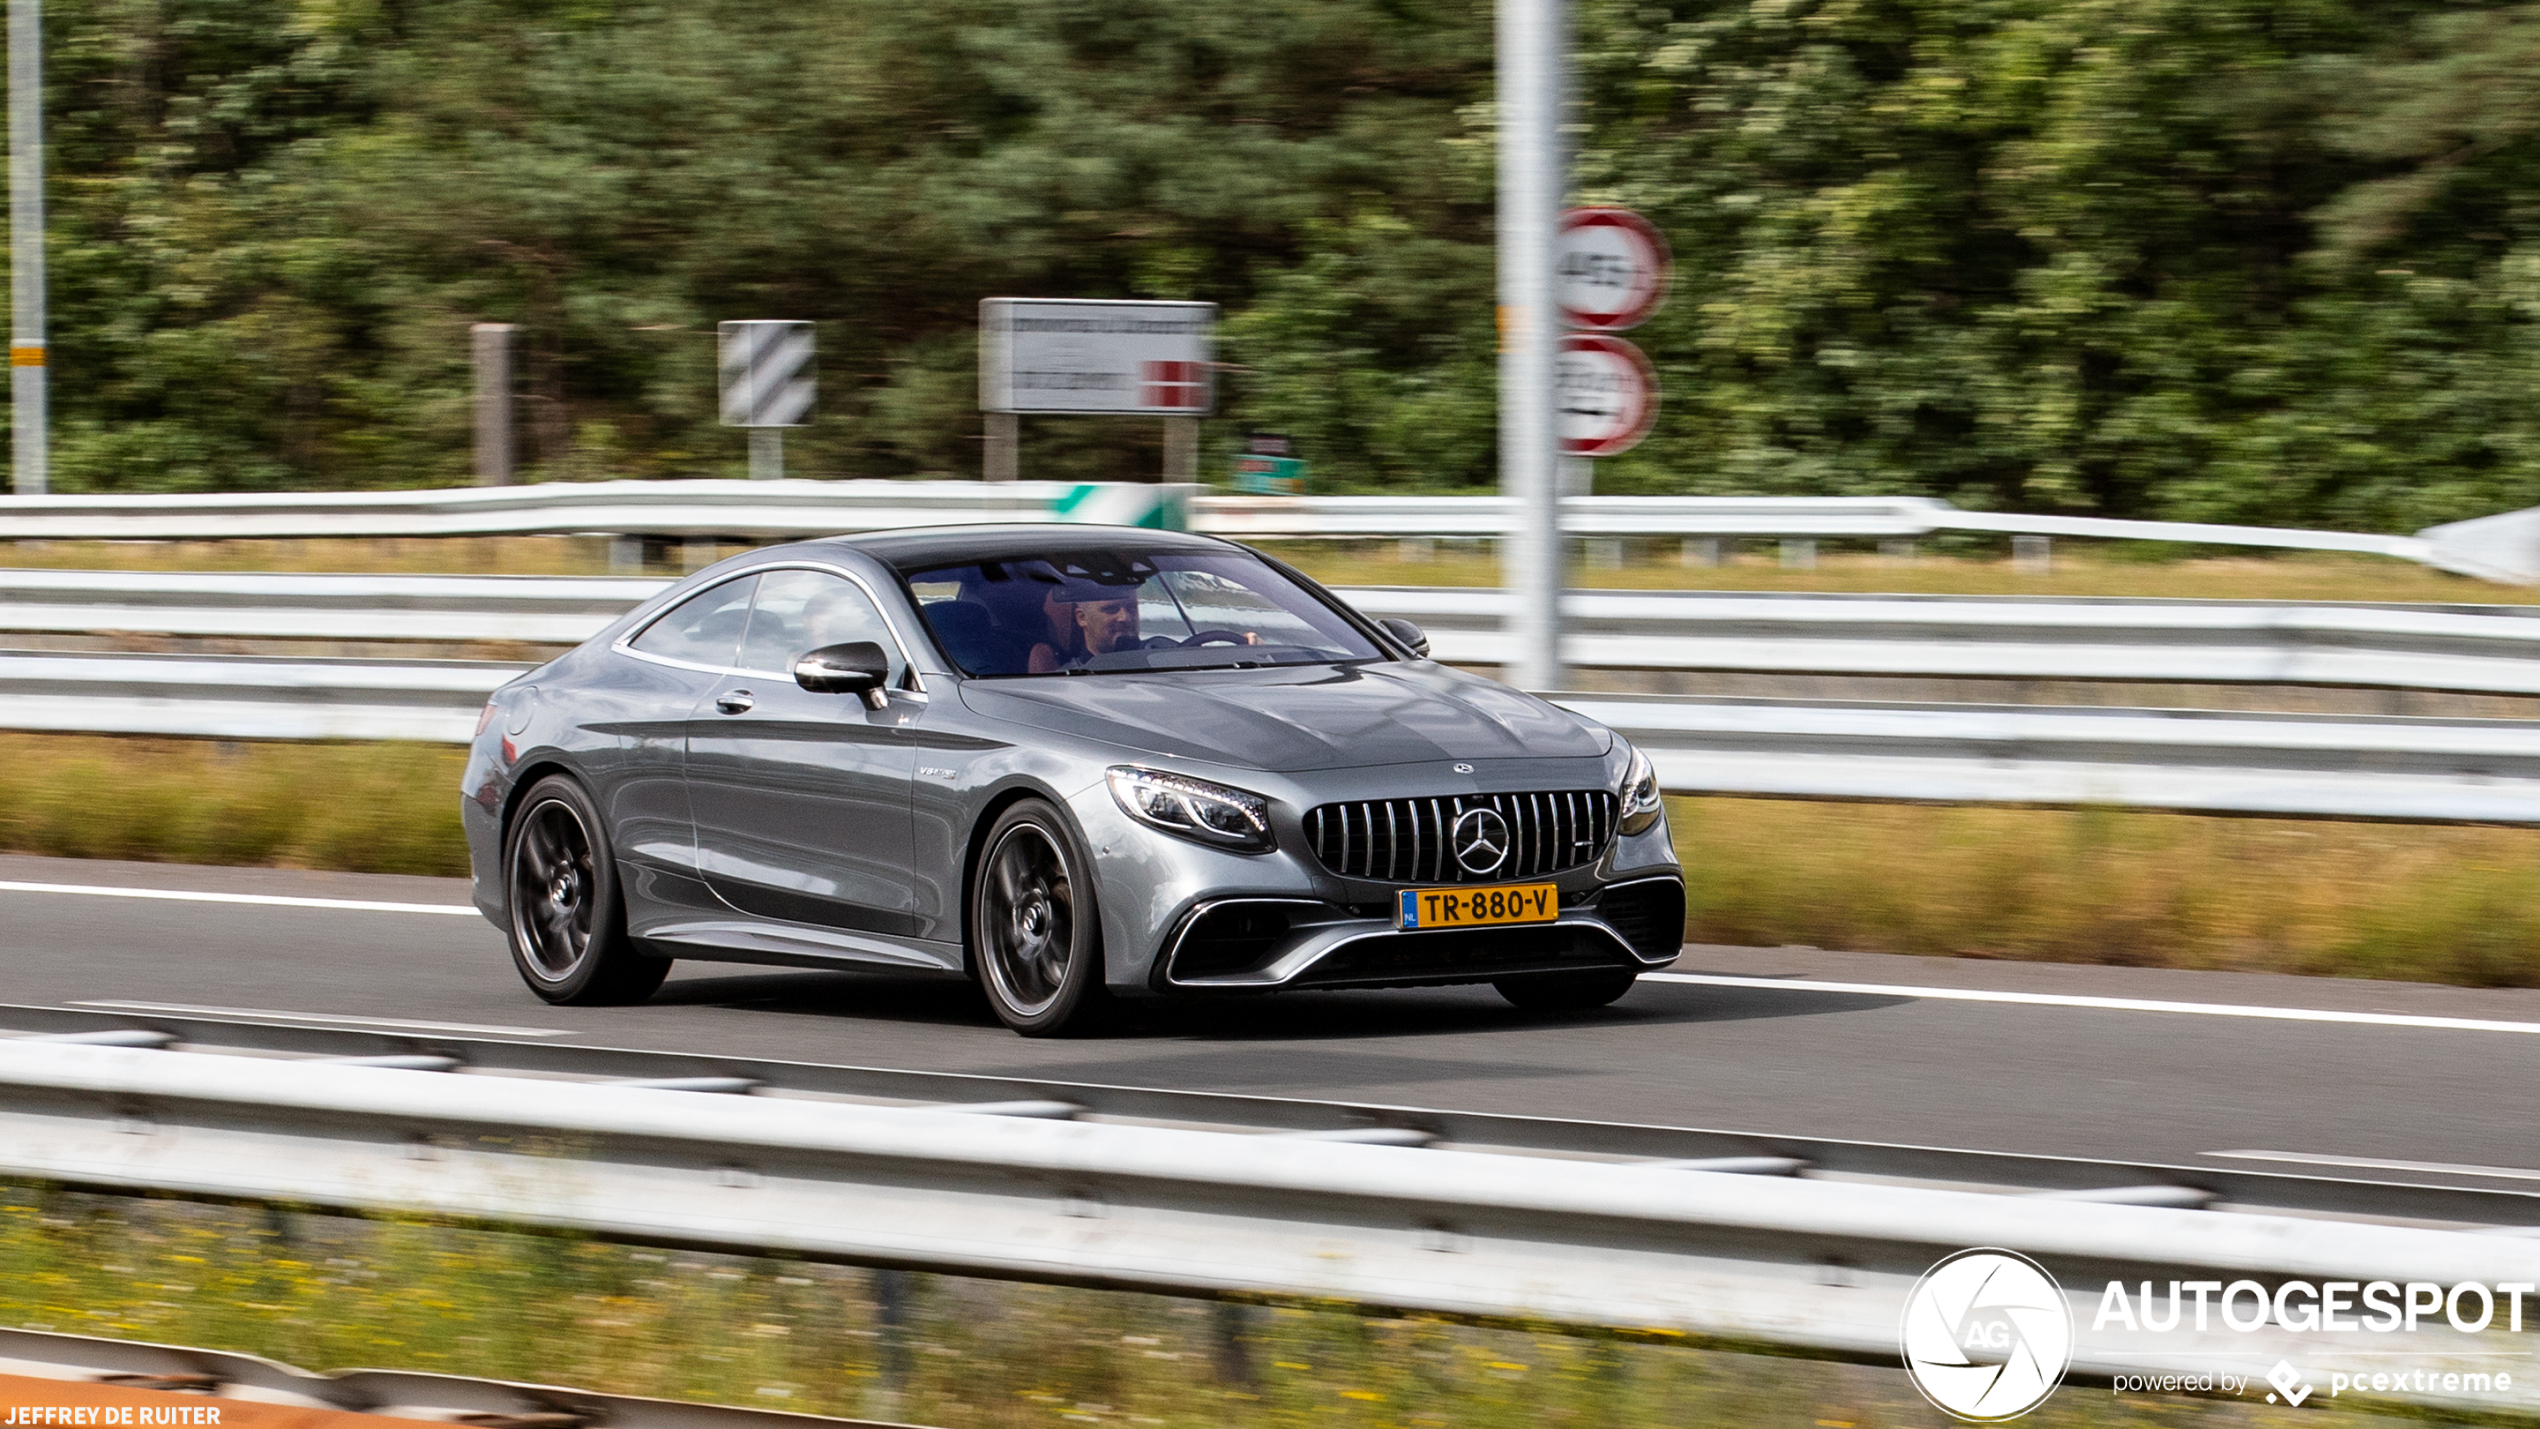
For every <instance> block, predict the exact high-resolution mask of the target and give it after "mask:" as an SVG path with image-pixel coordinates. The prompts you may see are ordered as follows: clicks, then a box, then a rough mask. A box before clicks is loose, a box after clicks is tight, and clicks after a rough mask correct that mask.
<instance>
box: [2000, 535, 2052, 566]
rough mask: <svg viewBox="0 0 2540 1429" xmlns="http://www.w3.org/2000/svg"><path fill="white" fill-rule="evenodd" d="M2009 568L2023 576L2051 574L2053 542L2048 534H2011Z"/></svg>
mask: <svg viewBox="0 0 2540 1429" xmlns="http://www.w3.org/2000/svg"><path fill="white" fill-rule="evenodd" d="M2011 569H2012V570H2013V571H2014V572H2016V573H2018V574H2020V575H2024V576H2043V575H2051V574H2053V573H2054V569H2055V542H2054V539H2053V538H2052V537H2049V536H2013V537H2012V538H2011Z"/></svg>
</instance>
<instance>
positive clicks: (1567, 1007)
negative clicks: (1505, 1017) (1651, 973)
mask: <svg viewBox="0 0 2540 1429" xmlns="http://www.w3.org/2000/svg"><path fill="white" fill-rule="evenodd" d="M1639 976H1640V974H1639V973H1637V972H1635V971H1633V970H1632V969H1630V968H1597V969H1594V970H1592V971H1587V972H1574V973H1538V974H1536V975H1535V976H1533V977H1512V978H1502V979H1501V980H1499V981H1498V982H1495V983H1492V984H1491V986H1492V987H1494V988H1496V989H1498V991H1499V995H1500V996H1501V997H1504V998H1506V999H1508V1001H1509V1002H1510V1003H1512V1004H1514V1005H1515V1006H1518V1007H1522V1008H1524V1009H1525V1010H1526V1011H1528V1012H1589V1011H1593V1010H1594V1009H1596V1008H1599V1007H1603V1006H1605V1005H1606V1004H1607V1003H1610V1002H1612V1001H1614V1000H1615V999H1616V998H1619V997H1621V996H1622V995H1623V994H1624V993H1627V992H1629V991H1631V990H1632V983H1633V982H1634V981H1635V980H1636V979H1638V978H1639Z"/></svg>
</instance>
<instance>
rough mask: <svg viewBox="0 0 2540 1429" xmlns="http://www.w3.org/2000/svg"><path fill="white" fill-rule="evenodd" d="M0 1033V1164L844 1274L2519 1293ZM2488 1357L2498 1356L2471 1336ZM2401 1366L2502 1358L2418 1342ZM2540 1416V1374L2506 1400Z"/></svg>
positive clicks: (2482, 1263)
mask: <svg viewBox="0 0 2540 1429" xmlns="http://www.w3.org/2000/svg"><path fill="white" fill-rule="evenodd" d="M507 1081H508V1079H503V1078H495V1077H478V1076H452V1075H444V1074H441V1073H437V1072H429V1071H421V1070H407V1069H403V1068H392V1067H384V1066H361V1065H354V1064H350V1063H346V1062H341V1061H305V1060H302V1061H287V1060H279V1059H273V1058H249V1057H235V1056H228V1057H224V1056H202V1055H187V1054H182V1053H174V1052H169V1051H158V1050H141V1049H139V1048H136V1047H133V1046H128V1045H127V1046H112V1045H95V1044H94V1043H93V1042H92V1044H90V1045H72V1044H65V1043H62V1042H40V1041H29V1040H18V1041H9V1042H0V1088H5V1089H6V1095H5V1096H0V1174H8V1175H15V1176H23V1177H33V1178H39V1179H43V1180H47V1181H53V1182H58V1183H63V1184H68V1185H73V1186H80V1187H87V1188H94V1189H105V1190H119V1191H140V1190H147V1191H155V1192H162V1193H174V1194H179V1195H187V1196H197V1197H208V1198H217V1199H244V1200H283V1201H288V1202H291V1203H294V1204H300V1205H311V1206H320V1207H328V1208H336V1209H346V1210H356V1211H369V1212H407V1213H422V1214H428V1215H438V1216H452V1217H458V1218H462V1219H473V1220H480V1221H490V1222H498V1223H504V1224H513V1225H523V1226H530V1227H543V1228H553V1229H561V1230H569V1231H574V1232H579V1233H588V1234H603V1235H609V1236H613V1237H620V1238H626V1239H634V1240H641V1241H652V1242H658V1243H669V1244H679V1245H689V1246H701V1247H719V1248H730V1249H735V1250H745V1251H760V1252H767V1251H773V1252H779V1253H784V1254H792V1255H800V1256H805V1257H811V1258H819V1259H831V1260H841V1261H848V1262H854V1263H861V1264H872V1265H885V1266H898V1267H906V1268H914V1269H924V1270H933V1271H941V1272H948V1273H957V1274H985V1275H994V1276H1002V1277H1008V1278H1017V1279H1027V1280H1050V1281H1061V1282H1066V1283H1074V1284H1093V1285H1100V1286H1109V1287H1117V1288H1134V1289H1144V1290H1150V1291H1157V1292H1162V1293H1171V1294H1184V1295H1203V1296H1233V1297H1273V1298H1304V1299H1311V1300H1315V1301H1320V1302H1325V1303H1343V1304H1352V1305H1358V1306H1363V1307H1367V1308H1371V1309H1387V1310H1398V1311H1399V1310H1407V1311H1426V1312H1431V1313H1440V1314H1447V1315H1456V1316H1470V1317H1482V1318H1489V1319H1494V1320H1518V1321H1530V1322H1547V1321H1548V1322H1552V1323H1559V1324H1576V1325H1588V1326H1597V1327H1604V1328H1610V1329H1618V1330H1626V1331H1658V1332H1665V1333H1674V1334H1684V1335H1697V1336H1703V1337H1706V1338H1709V1339H1711V1340H1715V1341H1718V1342H1723V1343H1727V1344H1732V1345H1761V1346H1783V1347H1792V1348H1801V1349H1808V1350H1815V1351H1821V1352H1828V1353H1833V1354H1837V1355H1842V1356H1849V1357H1855V1358H1860V1359H1863V1360H1868V1361H1872V1362H1882V1363H1890V1364H1893V1363H1895V1362H1896V1359H1897V1355H1898V1347H1897V1338H1896V1336H1897V1329H1896V1327H1897V1324H1898V1321H1899V1312H1900V1309H1901V1307H1902V1304H1903V1300H1904V1296H1905V1294H1906V1292H1907V1290H1908V1289H1909V1288H1910V1287H1911V1286H1912V1284H1913V1283H1914V1281H1915V1279H1916V1278H1917V1277H1918V1276H1919V1275H1920V1273H1921V1272H1922V1271H1923V1270H1924V1269H1925V1268H1926V1267H1928V1266H1929V1265H1930V1264H1931V1263H1932V1262H1933V1261H1934V1260H1935V1259H1937V1258H1938V1257H1939V1255H1941V1254H1943V1253H1946V1252H1947V1251H1949V1250H1954V1249H1958V1248H1962V1247H1967V1246H1979V1245H1983V1246H1993V1247H1997V1248H2004V1249H2010V1250H2016V1251H2019V1252H2021V1253H2023V1254H2027V1255H2030V1256H2032V1257H2034V1258H2036V1259H2038V1260H2039V1261H2041V1262H2043V1263H2044V1264H2045V1265H2046V1266H2047V1267H2048V1268H2049V1269H2050V1270H2052V1271H2054V1272H2056V1273H2057V1274H2058V1275H2059V1276H2061V1277H2063V1279H2064V1281H2065V1284H2066V1287H2067V1289H2066V1293H2067V1296H2068V1299H2069V1301H2070V1303H2071V1308H2072V1310H2073V1313H2074V1317H2075V1322H2076V1325H2077V1326H2085V1325H2091V1323H2092V1318H2093V1316H2092V1312H2093V1310H2094V1309H2095V1308H2096V1305H2097V1301H2098V1297H2097V1295H2096V1294H2095V1292H2094V1291H2093V1289H2092V1288H2091V1287H2093V1286H2095V1285H2096V1284H2097V1283H2098V1282H2100V1281H2103V1280H2109V1279H2125V1280H2129V1281H2132V1280H2135V1279H2139V1278H2155V1279H2168V1278H2180V1279H2190V1280H2192V1279H2197V1278H2200V1276H2210V1275H2219V1276H2221V1277H2222V1278H2224V1279H2234V1278H2250V1279H2253V1280H2258V1281H2261V1282H2267V1281H2275V1280H2282V1279H2306V1280H2310V1281H2314V1282H2319V1281H2330V1280H2335V1281H2349V1280H2351V1281H2357V1282H2367V1281H2373V1280H2391V1281H2395V1282H2410V1281H2431V1282H2437V1283H2451V1282H2459V1281H2473V1280H2474V1281H2480V1282H2486V1283H2498V1282H2520V1283H2531V1282H2540V1243H2535V1242H2533V1241H2531V1240H2527V1239H2519V1238H2516V1237H2512V1236H2499V1235H2480V1234H2473V1233H2468V1232H2465V1231H2460V1230H2442V1229H2427V1228H2419V1227H2401V1226H2391V1225H2383V1224H2371V1223H2364V1222H2359V1221H2343V1220H2324V1219H2309V1218H2295V1217H2284V1216H2271V1215H2260V1214H2252V1213H2244V1212H2238V1211H2215V1210H2181V1209H2173V1208H2169V1207H2164V1206H2146V1205H2128V1204H2112V1203H2105V1202H2098V1201H2089V1200H2076V1199H2071V1198H2037V1197H2021V1196H2003V1195H1986V1194H1981V1193H1977V1192H1970V1191H1958V1190H1940V1189H1930V1188H1923V1187H1909V1186H1893V1185H1875V1184H1860V1183H1842V1182H1834V1181H1824V1180H1812V1179H1808V1178H1804V1177H1791V1176H1757V1175H1750V1174H1738V1173H1737V1172H1736V1171H1733V1170H1730V1169H1725V1168H1706V1167H1702V1166H1694V1167H1681V1166H1673V1165H1668V1164H1663V1163H1650V1162H1641V1163H1613V1162H1594V1161H1585V1160H1579V1159H1572V1158H1553V1157H1543V1156H1525V1155H1502V1154H1491V1153H1488V1152H1483V1151H1474V1150H1461V1149H1440V1148H1438V1147H1435V1146H1422V1147H1414V1146H1406V1145H1399V1144H1380V1143H1377V1142H1374V1141H1370V1140H1366V1139H1347V1140H1344V1139H1336V1138H1331V1137H1314V1136H1298V1135H1280V1134H1267V1133H1251V1134H1245V1133H1240V1132H1228V1131H1220V1130H1202V1129H1190V1128H1182V1127H1168V1126H1153V1125H1146V1126H1141V1125H1124V1124H1112V1123H1103V1122H1093V1121H1086V1120H1080V1119H1073V1109H1072V1108H1067V1107H1063V1106H1062V1107H1053V1106H1052V1105H1051V1104H1049V1103H1046V1102H1042V1103H1037V1104H1032V1105H1027V1106H1020V1107H1018V1106H1015V1105H1013V1104H1010V1103H1009V1104H1004V1105H995V1104H990V1105H973V1106H970V1107H967V1108H962V1107H883V1106H873V1105H856V1104H851V1103H846V1102H837V1101H833V1102H821V1101H813V1100H806V1099H804V1098H801V1097H769V1096H754V1095H748V1094H746V1091H745V1090H744V1089H740V1088H733V1087H728V1086H726V1087H718V1088H715V1090H720V1091H726V1092H731V1091H736V1090H741V1091H743V1094H740V1095H719V1096H709V1095H704V1094H702V1089H700V1090H670V1089H664V1088H661V1087H643V1086H631V1085H611V1084H605V1083H602V1084H593V1083H579V1084H577V1083H569V1082H561V1081H553V1080H550V1081H545V1082H542V1083H541V1084H540V1086H539V1088H538V1094H537V1095H536V1096H534V1097H533V1096H523V1095H521V1093H520V1089H519V1085H518V1083H517V1082H509V1084H506V1083H507ZM2492 1338H2494V1337H2490V1339H2492ZM2316 1339H2317V1337H2316V1336H2308V1335H2303V1334H2299V1333H2290V1332H2285V1331H2281V1330H2268V1329H2260V1330H2256V1331H2251V1332H2245V1333H2238V1332H2233V1333H2227V1332H2225V1331H2223V1330H2222V1329H2220V1328H2215V1329H2211V1330H2205V1331H2191V1330H2188V1329H2186V1328H2185V1327H2181V1328H2180V1329H2179V1330H2177V1331H2175V1332H2171V1333H2152V1332H2149V1331H2145V1330H2137V1331H2134V1332H2131V1333H2129V1332H2126V1331H2124V1330H2122V1329H2120V1328H2116V1327H2113V1326H2112V1327H2109V1328H2107V1329H2104V1330H2102V1329H2099V1328H2096V1327H2093V1328H2091V1329H2090V1330H2088V1331H2085V1332H2083V1333H2082V1334H2080V1335H2079V1336H2078V1343H2077V1345H2076V1354H2075V1359H2074V1365H2075V1369H2076V1371H2077V1372H2078V1373H2079V1374H2081V1375H2084V1376H2102V1377H2105V1376H2113V1375H2118V1374H2138V1373H2144V1372H2147V1371H2171V1372H2181V1371H2185V1372H2198V1373H2210V1372H2213V1371H2215V1370H2218V1369H2221V1370H2229V1371H2235V1372H2238V1373H2243V1374H2248V1375H2250V1376H2252V1377H2253V1378H2263V1377H2264V1375H2265V1372H2266V1371H2267V1369H2268V1368H2270V1367H2271V1366H2272V1365H2274V1364H2275V1362H2276V1361H2277V1360H2278V1359H2281V1358H2284V1357H2285V1356H2287V1355H2297V1356H2298V1355H2303V1354H2306V1353H2308V1352H2310V1351H2312V1350H2314V1349H2316V1345H2315V1344H2314V1343H2313V1342H2314V1341H2315V1340H2316ZM2372 1348H2373V1349H2375V1350H2376V1351H2382V1352H2387V1351H2390V1350H2394V1349H2401V1348H2404V1349H2406V1350H2408V1351H2410V1352H2412V1353H2411V1359H2410V1367H2411V1368H2417V1367H2422V1368H2426V1369H2428V1370H2432V1371H2435V1372H2436V1374H2437V1377H2436V1378H2435V1379H2434V1381H2433V1383H2435V1384H2436V1385H2439V1384H2440V1383H2441V1380H2440V1377H2439V1376H2440V1373H2441V1372H2443V1371H2447V1370H2448V1371H2465V1370H2480V1371H2486V1372H2492V1370H2493V1369H2494V1368H2495V1362H2494V1361H2493V1359H2492V1358H2482V1352H2486V1353H2487V1354H2488V1355H2492V1353H2493V1351H2494V1349H2495V1346H2494V1345H2493V1344H2490V1343H2482V1341H2481V1337H2479V1336H2477V1335H2470V1334H2462V1333H2459V1332H2457V1331H2454V1330H2452V1329H2450V1328H2449V1327H2448V1326H2440V1325H2436V1324H2429V1325H2426V1326H2420V1327H2416V1328H2415V1329H2414V1331H2413V1332H2412V1333H2404V1334H2390V1335H2385V1336H2377V1337H2375V1343H2374V1345H2373V1346H2372ZM2409 1397H2410V1398H2413V1399H2417V1400H2419V1401H2424V1402H2440V1403H2449V1404H2453V1405H2456V1406H2459V1407H2464V1408H2468V1407H2476V1408H2484V1409H2516V1410H2524V1411H2528V1410H2532V1409H2535V1408H2540V1376H2534V1375H2529V1374H2525V1375H2523V1376H2521V1377H2519V1380H2518V1382H2517V1383H2516V1384H2515V1385H2514V1386H2513V1387H2512V1388H2511V1389H2508V1390H2505V1391H2502V1392H2500V1393H2497V1394H2494V1395H2492V1396H2485V1397H2482V1396H2474V1395H2465V1394H2461V1393H2457V1392H2456V1393H2453V1394H2449V1395H2446V1394H2445V1393H2444V1392H2443V1391H2441V1390H2440V1389H2439V1388H2438V1389H2434V1390H2418V1391H2415V1392H2413V1393H2411V1394H2410V1396H2409Z"/></svg>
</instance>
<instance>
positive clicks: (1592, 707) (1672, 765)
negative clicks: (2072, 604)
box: [1551, 694, 2540, 824]
mask: <svg viewBox="0 0 2540 1429" xmlns="http://www.w3.org/2000/svg"><path fill="white" fill-rule="evenodd" d="M1551 698H1553V700H1554V701H1555V702H1556V703H1558V704H1561V705H1564V706H1566V707H1568V708H1570V709H1572V710H1576V711H1578V712H1579V713H1581V714H1584V715H1586V716H1588V717H1589V718H1591V719H1596V720H1601V721H1603V722H1604V723H1606V724H1608V725H1611V726H1613V727H1614V728H1615V729H1616V730H1617V731H1619V732H1620V733H1621V734H1622V735H1623V736H1624V737H1625V738H1627V739H1629V740H1631V741H1632V742H1633V743H1634V744H1636V745H1638V746H1640V747H1641V748H1642V749H1644V750H1647V751H1648V753H1649V757H1650V759H1651V761H1652V762H1653V763H1655V764H1656V765H1657V768H1658V781H1659V783H1660V785H1661V786H1662V787H1664V788H1665V789H1666V790H1667V791H1668V792H1669V793H1676V794H1748V795H1764V796H1773V797H1784V798H1796V799H1858V800H1867V801H1887V802H1928V803H1952V804H1956V803H1967V804H2028V805H2040V806H2048V807H2067V808H2069V807H2088V806H2108V807H2118V808H2134V809H2168V810H2175V811H2180V812H2190V813H2216V814H2266V815H2276V816H2282V817H2293V818H2329V819H2376V820H2391V821H2396V822H2405V823H2495V824H2530V823H2540V721H2529V720H2451V719H2415V718H2406V717H2376V716H2365V715H2278V714H2246V713H2240V712H2237V711H2220V710H2150V709H2099V708H2089V707H2069V706H2047V705H1952V704H1937V703H1934V704H1917V703H1878V702H1872V701H1830V702H1823V703H1814V702H1808V701H1801V700H1771V699H1703V698H1670V697H1667V696H1644V697H1638V698H1628V699H1625V698H1616V697H1614V696H1610V695H1600V694H1574V695H1555V696H1552V697H1551Z"/></svg>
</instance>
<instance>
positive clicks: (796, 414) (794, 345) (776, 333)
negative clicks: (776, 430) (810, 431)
mask: <svg viewBox="0 0 2540 1429" xmlns="http://www.w3.org/2000/svg"><path fill="white" fill-rule="evenodd" d="M715 331H716V333H717V335H718V336H719V337H720V338H721V347H722V353H721V361H720V363H719V364H718V366H719V367H720V368H721V370H722V379H723V425H725V426H727V427H801V426H808V425H810V423H811V399H812V366H811V352H812V347H811V324H809V323H787V322H745V323H718V324H716V325H715Z"/></svg>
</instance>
